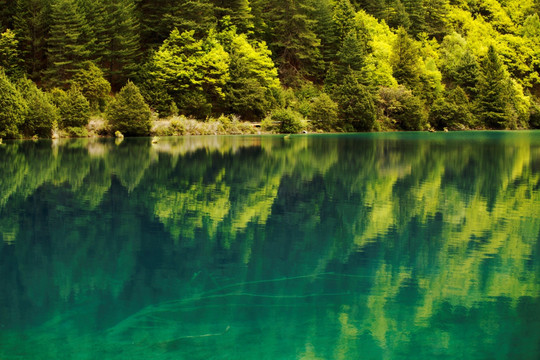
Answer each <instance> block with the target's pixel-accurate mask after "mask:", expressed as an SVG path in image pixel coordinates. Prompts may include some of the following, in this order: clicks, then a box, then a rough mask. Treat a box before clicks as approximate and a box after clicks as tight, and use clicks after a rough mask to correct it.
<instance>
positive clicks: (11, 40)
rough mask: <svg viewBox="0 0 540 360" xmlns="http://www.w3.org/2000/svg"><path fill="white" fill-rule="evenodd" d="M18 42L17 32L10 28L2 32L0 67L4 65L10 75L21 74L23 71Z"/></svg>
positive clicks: (0, 38)
mask: <svg viewBox="0 0 540 360" xmlns="http://www.w3.org/2000/svg"><path fill="white" fill-rule="evenodd" d="M18 44H19V41H18V40H17V39H16V38H15V33H14V32H13V31H11V30H10V29H7V30H6V31H4V32H3V33H2V34H0V68H2V67H3V68H4V71H5V73H6V75H7V76H9V77H16V76H19V75H20V74H21V72H22V70H21V56H20V54H19V50H18Z"/></svg>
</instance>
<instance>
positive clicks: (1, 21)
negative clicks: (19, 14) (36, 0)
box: [0, 0, 17, 32]
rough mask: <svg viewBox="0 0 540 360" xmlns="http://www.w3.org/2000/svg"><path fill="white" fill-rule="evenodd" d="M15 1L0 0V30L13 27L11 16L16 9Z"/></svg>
mask: <svg viewBox="0 0 540 360" xmlns="http://www.w3.org/2000/svg"><path fill="white" fill-rule="evenodd" d="M16 5H17V3H16V1H13V0H0V32H4V31H6V30H7V29H13V16H14V15H15V13H16V11H17V6H16Z"/></svg>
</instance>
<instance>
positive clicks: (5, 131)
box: [0, 69, 28, 138]
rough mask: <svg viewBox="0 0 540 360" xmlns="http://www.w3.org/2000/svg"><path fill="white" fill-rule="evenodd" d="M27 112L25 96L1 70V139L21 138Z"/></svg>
mask: <svg viewBox="0 0 540 360" xmlns="http://www.w3.org/2000/svg"><path fill="white" fill-rule="evenodd" d="M27 111H28V105H27V103H26V101H25V100H24V98H23V96H22V95H21V93H20V92H19V91H18V90H17V88H16V87H15V86H14V85H13V84H12V83H11V82H10V81H9V79H8V77H7V76H6V74H5V73H4V71H3V70H1V69H0V138H17V137H19V136H20V135H19V127H20V126H21V125H22V124H23V122H24V118H25V116H26V113H27Z"/></svg>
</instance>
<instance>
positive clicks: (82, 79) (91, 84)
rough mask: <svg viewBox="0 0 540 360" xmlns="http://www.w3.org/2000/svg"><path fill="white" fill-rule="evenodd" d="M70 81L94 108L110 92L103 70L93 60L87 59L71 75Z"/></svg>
mask: <svg viewBox="0 0 540 360" xmlns="http://www.w3.org/2000/svg"><path fill="white" fill-rule="evenodd" d="M72 83H73V84H75V85H76V86H77V87H78V88H79V89H80V90H81V92H82V94H83V95H84V97H85V98H86V99H87V100H88V102H89V103H90V107H91V108H92V109H94V110H97V109H98V108H99V104H100V102H102V103H103V102H104V100H105V98H106V97H107V96H108V95H109V93H110V92H111V84H110V83H109V82H108V81H107V80H105V78H104V74H103V71H101V69H100V68H98V67H97V66H96V65H95V64H94V63H93V62H91V61H88V62H86V63H85V64H84V67H83V68H82V69H81V70H79V71H78V72H77V73H75V75H74V76H73V79H72Z"/></svg>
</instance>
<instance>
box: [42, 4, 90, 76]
mask: <svg viewBox="0 0 540 360" xmlns="http://www.w3.org/2000/svg"><path fill="white" fill-rule="evenodd" d="M84 25H85V19H84V17H83V16H82V14H81V13H80V12H79V9H78V7H77V3H76V2H75V1H74V0H57V1H56V2H55V3H53V4H52V8H51V29H50V34H49V37H48V39H47V53H48V63H49V67H48V69H47V77H48V82H49V84H50V85H53V86H67V84H68V82H69V80H70V79H71V77H72V76H73V74H74V73H75V72H77V71H78V70H79V69H80V67H81V65H82V63H83V62H84V61H85V60H88V59H89V58H90V51H89V46H88V45H89V44H88V43H87V42H86V41H85V40H87V39H84V38H83V30H84Z"/></svg>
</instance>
